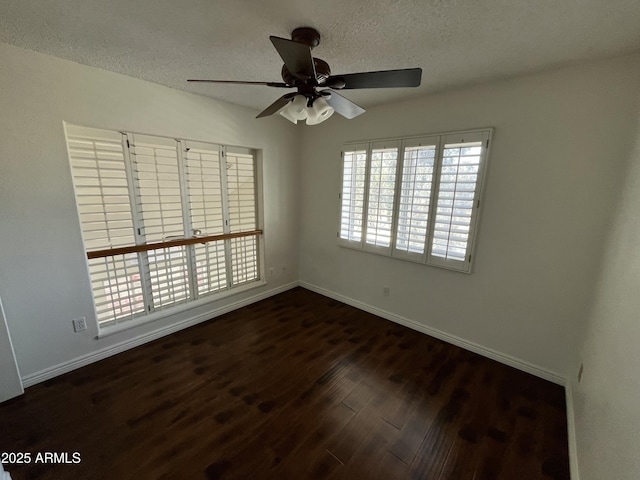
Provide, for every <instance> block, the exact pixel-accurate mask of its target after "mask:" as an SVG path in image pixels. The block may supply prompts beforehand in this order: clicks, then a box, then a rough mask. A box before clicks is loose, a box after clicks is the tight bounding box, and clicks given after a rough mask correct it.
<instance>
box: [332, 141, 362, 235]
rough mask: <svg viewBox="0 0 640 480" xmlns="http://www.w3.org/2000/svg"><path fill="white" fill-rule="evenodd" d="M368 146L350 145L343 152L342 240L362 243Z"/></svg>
mask: <svg viewBox="0 0 640 480" xmlns="http://www.w3.org/2000/svg"><path fill="white" fill-rule="evenodd" d="M366 170H367V146H366V145H349V146H348V147H346V148H345V150H344V151H343V152H342V193H341V195H340V200H341V202H340V203H341V205H340V234H339V235H340V239H342V240H346V241H349V242H362V231H363V218H364V196H365V179H366Z"/></svg>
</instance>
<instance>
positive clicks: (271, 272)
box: [269, 267, 275, 277]
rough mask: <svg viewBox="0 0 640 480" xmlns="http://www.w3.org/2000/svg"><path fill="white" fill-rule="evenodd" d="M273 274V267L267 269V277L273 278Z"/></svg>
mask: <svg viewBox="0 0 640 480" xmlns="http://www.w3.org/2000/svg"><path fill="white" fill-rule="evenodd" d="M274 274H275V270H274V269H273V267H271V268H270V269H269V276H270V277H273V275H274Z"/></svg>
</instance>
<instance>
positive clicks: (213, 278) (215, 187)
mask: <svg viewBox="0 0 640 480" xmlns="http://www.w3.org/2000/svg"><path fill="white" fill-rule="evenodd" d="M186 146H187V152H186V154H185V164H186V168H185V172H186V177H187V179H186V180H187V191H188V194H187V195H188V204H189V213H190V215H191V227H192V229H193V230H192V234H193V236H203V237H204V236H208V235H220V234H222V233H224V212H223V204H222V181H221V168H222V165H221V162H220V147H219V146H218V145H214V144H205V143H200V142H186ZM193 249H194V256H195V262H196V284H197V290H198V295H205V294H207V293H212V292H217V291H219V290H223V289H225V288H227V271H226V265H225V247H224V241H223V240H220V241H217V242H208V243H205V244H196V245H193Z"/></svg>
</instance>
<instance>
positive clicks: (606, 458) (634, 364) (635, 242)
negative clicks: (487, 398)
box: [572, 84, 640, 480]
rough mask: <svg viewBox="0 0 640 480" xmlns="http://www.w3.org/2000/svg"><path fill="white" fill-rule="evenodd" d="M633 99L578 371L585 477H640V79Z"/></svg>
mask: <svg viewBox="0 0 640 480" xmlns="http://www.w3.org/2000/svg"><path fill="white" fill-rule="evenodd" d="M629 103H630V104H632V105H635V107H636V108H637V112H638V114H639V115H638V117H639V120H637V121H636V122H634V124H633V126H634V127H635V135H634V137H633V138H635V142H636V144H635V149H634V150H633V152H632V154H631V155H629V169H628V171H627V174H626V181H625V183H624V186H623V188H622V189H621V190H622V196H621V198H620V202H619V205H618V209H617V212H616V215H615V221H614V222H613V225H612V227H611V229H610V235H609V239H608V242H607V248H606V253H605V256H604V261H603V264H602V272H601V277H600V282H599V284H598V288H597V291H596V294H595V296H594V302H593V308H592V310H591V312H590V315H589V317H588V323H587V325H586V328H585V334H584V337H585V341H584V345H583V348H582V350H581V352H580V354H579V355H578V356H577V358H576V361H575V365H574V367H575V368H573V370H572V394H573V405H574V414H575V427H576V434H577V447H578V449H577V451H578V461H579V470H580V480H600V479H603V478H611V479H613V478H615V479H616V480H637V479H638V478H640V456H639V455H638V448H640V374H639V372H640V295H639V294H638V292H640V84H637V87H636V93H635V96H634V97H630V98H629ZM630 126H631V125H630ZM581 362H583V363H584V371H583V376H582V381H581V383H579V384H578V383H577V381H576V380H577V379H576V374H577V372H578V369H579V365H580V363H581Z"/></svg>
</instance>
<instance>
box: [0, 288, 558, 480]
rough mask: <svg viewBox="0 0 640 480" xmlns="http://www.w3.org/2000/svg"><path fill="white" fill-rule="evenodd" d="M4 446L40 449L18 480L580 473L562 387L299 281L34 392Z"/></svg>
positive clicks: (0, 414) (458, 479)
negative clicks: (54, 459)
mask: <svg viewBox="0 0 640 480" xmlns="http://www.w3.org/2000/svg"><path fill="white" fill-rule="evenodd" d="M427 314H428V313H427V312H425V315H427ZM0 452H30V453H31V456H32V462H31V463H30V464H26V465H16V464H10V465H5V468H6V469H7V470H8V471H9V472H10V473H11V475H12V477H13V479H14V480H22V479H35V478H42V479H67V478H69V479H76V480H83V479H218V478H221V479H278V480H286V479H291V480H305V479H349V480H357V479H367V480H368V479H381V480H394V479H427V480H465V479H468V480H485V479H510V480H511V479H513V480H528V479H540V480H546V479H555V480H561V479H568V478H569V464H568V454H567V434H566V412H565V401H564V391H563V389H562V387H559V386H557V385H553V384H551V383H549V382H546V381H544V380H541V379H539V378H536V377H533V376H531V375H528V374H526V373H523V372H520V371H517V370H515V369H512V368H510V367H507V366H504V365H501V364H499V363H496V362H494V361H492V360H488V359H486V358H483V357H481V356H478V355H476V354H473V353H470V352H468V351H465V350H462V349H460V348H458V347H455V346H452V345H449V344H446V343H443V342H441V341H439V340H436V339H434V338H430V337H428V336H425V335H422V334H420V333H417V332H414V331H412V330H409V329H407V328H404V327H402V326H399V325H396V324H394V323H390V322H388V321H386V320H382V319H380V318H378V317H375V316H373V315H370V314H368V313H364V312H362V311H359V310H356V309H355V308H352V307H349V306H347V305H344V304H341V303H339V302H336V301H334V300H331V299H328V298H326V297H322V296H320V295H317V294H315V293H312V292H309V291H307V290H304V289H301V288H296V289H294V290H291V291H288V292H286V293H283V294H281V295H278V296H275V297H272V298H270V299H268V300H264V301H262V302H259V303H257V304H254V305H251V306H249V307H246V308H242V309H240V310H237V311H235V312H232V313H230V314H227V315H224V316H222V317H218V318H217V319H214V320H212V321H209V322H206V323H204V324H200V325H197V326H195V327H192V328H189V329H187V330H183V331H181V332H179V333H176V334H173V335H170V336H167V337H164V338H162V339H160V340H157V341H155V342H153V343H149V344H147V345H144V346H141V347H138V348H136V349H134V350H130V351H127V352H124V353H121V354H119V355H117V356H114V357H111V358H108V359H106V360H103V361H101V362H98V363H95V364H92V365H89V366H87V367H84V368H81V369H79V370H76V371H74V372H71V373H68V374H66V375H63V376H60V377H58V378H55V379H53V380H50V381H48V382H45V383H42V384H39V385H36V386H34V387H31V388H28V389H27V391H26V393H25V395H24V396H22V397H20V398H17V399H14V400H11V401H9V402H6V403H4V404H1V405H0ZM44 452H56V453H64V452H67V453H69V461H73V458H72V457H71V454H72V453H73V452H79V453H80V458H81V462H80V463H77V464H73V463H69V464H46V463H35V459H36V455H37V454H38V453H44Z"/></svg>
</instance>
